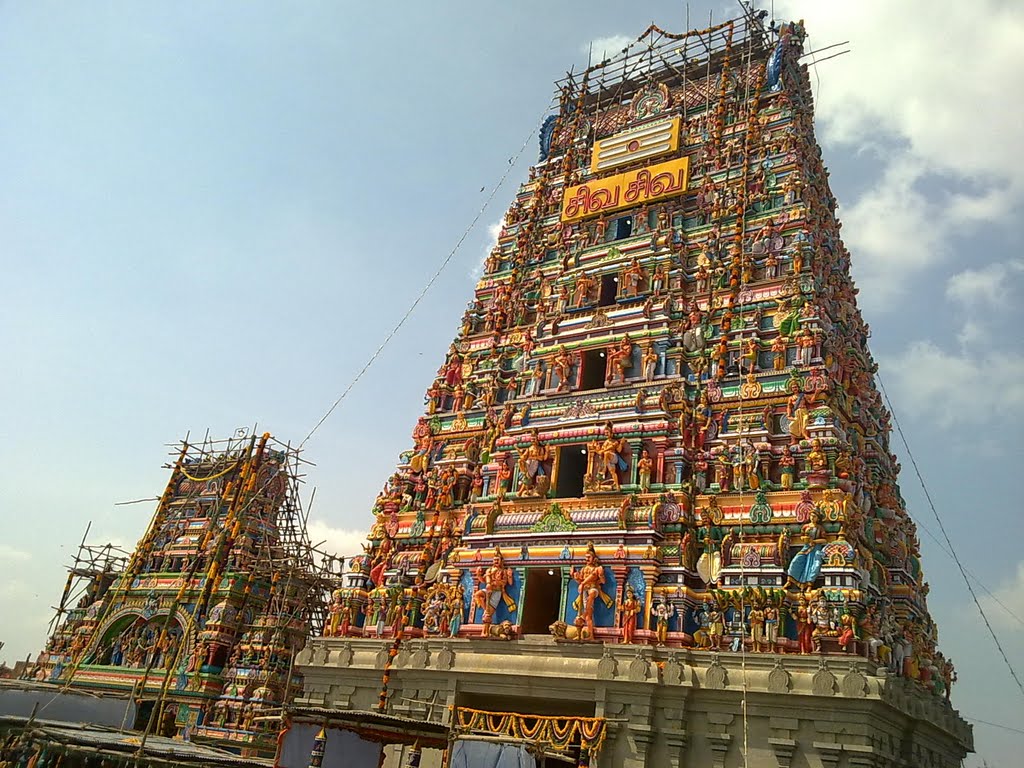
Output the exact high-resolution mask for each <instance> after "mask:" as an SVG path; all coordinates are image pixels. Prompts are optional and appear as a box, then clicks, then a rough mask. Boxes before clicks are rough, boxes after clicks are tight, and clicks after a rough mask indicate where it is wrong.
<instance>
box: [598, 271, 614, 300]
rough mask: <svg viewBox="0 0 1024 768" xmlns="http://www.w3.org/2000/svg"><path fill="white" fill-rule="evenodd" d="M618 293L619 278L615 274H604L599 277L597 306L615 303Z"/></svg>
mask: <svg viewBox="0 0 1024 768" xmlns="http://www.w3.org/2000/svg"><path fill="white" fill-rule="evenodd" d="M618 295H619V278H617V277H616V276H615V275H605V276H604V277H602V278H601V298H600V299H598V302H597V305H598V306H599V307H609V306H611V305H612V304H614V303H615V299H616V298H618Z"/></svg>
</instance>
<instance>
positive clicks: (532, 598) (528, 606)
mask: <svg viewBox="0 0 1024 768" xmlns="http://www.w3.org/2000/svg"><path fill="white" fill-rule="evenodd" d="M561 607H562V569H561V568H527V569H526V600H524V601H523V618H522V621H521V623H520V625H519V631H520V633H521V634H524V635H546V634H548V627H550V626H551V625H552V624H554V623H555V622H556V621H558V619H559V615H558V613H559V609H560V608H561Z"/></svg>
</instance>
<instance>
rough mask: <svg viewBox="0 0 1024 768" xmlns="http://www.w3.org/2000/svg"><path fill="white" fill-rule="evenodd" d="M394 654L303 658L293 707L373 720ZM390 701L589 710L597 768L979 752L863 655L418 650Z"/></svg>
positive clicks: (443, 644) (832, 764) (395, 682)
mask: <svg viewBox="0 0 1024 768" xmlns="http://www.w3.org/2000/svg"><path fill="white" fill-rule="evenodd" d="M389 647H390V643H389V642H384V641H380V640H368V639H361V638H319V639H316V640H314V641H312V642H311V644H310V645H309V646H308V647H307V648H306V649H305V650H304V651H303V652H302V653H301V654H300V655H299V657H298V659H297V669H298V671H300V672H301V673H302V674H303V676H304V678H305V689H304V691H303V695H302V697H301V698H300V699H299V700H298V701H297V702H296V703H297V704H299V705H300V706H301V705H309V706H317V707H330V708H336V709H374V708H375V707H376V705H377V701H378V696H379V694H380V689H381V677H382V674H383V671H384V666H385V663H386V661H387V656H388V649H389ZM388 692H389V695H388V711H389V712H391V713H394V714H403V715H408V716H412V717H417V718H423V719H429V720H433V721H436V722H447V720H448V718H450V709H449V708H450V707H451V706H455V705H464V704H465V703H466V701H467V699H472V702H473V706H476V707H478V708H485V709H493V710H496V711H502V710H507V709H508V704H509V703H510V702H513V700H514V704H515V705H516V706H517V707H521V709H517V710H516V711H524V712H530V711H533V712H534V713H541V712H543V708H544V707H556V708H557V707H558V706H559V705H562V706H570V707H571V706H583V707H585V708H587V709H589V708H590V706H591V704H592V707H593V714H594V715H596V716H599V717H605V718H607V719H608V738H607V741H606V742H605V745H604V749H603V750H602V752H601V754H600V757H599V758H598V760H596V761H595V766H596V767H597V768H612V766H615V768H706V767H711V766H713V767H714V768H733V767H734V766H735V767H737V768H739V767H741V766H744V765H745V764H744V752H745V753H746V755H747V761H746V765H747V766H765V767H769V766H770V767H772V768H774V767H775V766H778V767H779V768H804V767H807V768H818V767H819V766H821V767H822V768H889V766H892V767H893V768H896V767H899V768H957V766H959V765H960V762H961V760H962V759H963V757H964V756H965V754H966V753H968V752H970V751H973V736H972V733H971V728H970V726H969V725H968V724H967V723H966V722H964V720H963V719H962V718H961V717H960V716H959V714H958V713H957V712H956V711H955V710H954V709H953V708H952V707H951V706H950V705H949V704H948V703H947V702H946V701H945V700H944V699H941V698H937V697H935V696H934V695H932V694H928V693H925V692H924V691H923V690H921V689H920V688H919V687H917V686H916V685H915V684H913V683H911V682H910V681H907V680H904V679H901V678H896V677H892V676H889V675H887V674H886V673H885V671H884V670H879V669H876V668H874V667H873V666H869V664H868V663H867V662H865V660H864V659H863V658H859V657H853V656H850V657H844V656H834V655H833V656H820V657H819V656H796V655H774V654H746V655H745V656H741V655H740V654H731V653H728V654H727V653H721V654H719V653H711V652H702V651H692V650H686V649H679V650H675V649H662V648H654V647H651V646H635V645H608V644H580V645H575V644H564V643H563V644H558V645H556V644H555V643H554V641H553V640H550V639H547V638H528V639H524V640H513V641H487V640H467V639H460V640H448V639H444V640H441V639H427V640H408V641H405V642H404V643H403V644H402V645H401V647H400V650H399V653H398V655H397V656H396V658H395V663H394V665H393V666H392V669H391V676H390V682H389V686H388ZM481 701H483V702H486V704H484V705H481ZM531 706H536V707H538V709H530V708H531ZM744 710H745V716H744ZM391 762H395V763H396V765H397V764H398V762H397V757H396V759H393V760H392V761H391ZM433 764H439V755H438V754H433V755H431V754H425V755H424V761H423V763H422V765H423V766H424V767H426V766H432V765H433Z"/></svg>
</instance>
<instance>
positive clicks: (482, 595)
mask: <svg viewBox="0 0 1024 768" xmlns="http://www.w3.org/2000/svg"><path fill="white" fill-rule="evenodd" d="M476 578H477V581H478V582H479V583H480V588H479V589H477V590H476V592H474V593H473V606H474V607H475V608H480V609H482V610H483V612H484V614H483V621H482V622H481V623H482V625H483V627H482V629H481V631H480V637H490V630H491V623H492V620H493V618H494V611H495V610H497V608H498V604H499V603H501V602H504V603H505V607H506V608H507V609H508V611H509V613H514V612H515V610H516V603H515V600H513V599H512V598H511V597H510V596H509V594H508V588H509V587H510V586H512V578H513V577H512V569H511V568H507V567H506V566H505V559H504V558H503V557H502V555H501V550H500V549H497V548H495V550H494V559H493V560H492V561H491V566H490V567H489V568H487V569H486V570H484V568H483V567H482V566H481V567H480V568H478V569H477V572H476Z"/></svg>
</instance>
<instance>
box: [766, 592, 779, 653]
mask: <svg viewBox="0 0 1024 768" xmlns="http://www.w3.org/2000/svg"><path fill="white" fill-rule="evenodd" d="M764 640H765V645H766V651H768V652H771V653H774V652H775V650H776V647H777V646H778V642H779V609H778V608H776V607H775V606H774V605H772V604H771V603H769V604H768V605H766V606H765V609H764Z"/></svg>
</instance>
